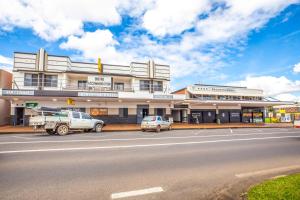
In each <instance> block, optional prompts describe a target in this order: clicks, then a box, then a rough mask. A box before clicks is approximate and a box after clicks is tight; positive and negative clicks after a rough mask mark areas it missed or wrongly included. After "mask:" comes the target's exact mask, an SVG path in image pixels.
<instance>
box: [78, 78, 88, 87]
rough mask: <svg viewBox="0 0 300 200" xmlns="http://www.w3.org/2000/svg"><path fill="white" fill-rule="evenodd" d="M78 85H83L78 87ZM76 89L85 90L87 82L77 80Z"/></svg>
mask: <svg viewBox="0 0 300 200" xmlns="http://www.w3.org/2000/svg"><path fill="white" fill-rule="evenodd" d="M80 84H83V85H82V86H80ZM77 88H78V89H86V88H87V80H77Z"/></svg>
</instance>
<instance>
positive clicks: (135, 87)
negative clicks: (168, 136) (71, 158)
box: [0, 49, 183, 125]
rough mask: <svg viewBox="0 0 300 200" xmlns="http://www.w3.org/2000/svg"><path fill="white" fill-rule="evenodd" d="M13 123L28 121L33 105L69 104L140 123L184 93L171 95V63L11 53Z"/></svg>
mask: <svg viewBox="0 0 300 200" xmlns="http://www.w3.org/2000/svg"><path fill="white" fill-rule="evenodd" d="M0 95H2V98H6V99H9V100H11V113H10V114H11V123H12V124H14V125H26V124H28V119H29V117H30V116H31V115H34V113H33V109H31V108H32V107H36V108H41V109H45V108H53V109H71V110H78V111H83V112H87V113H89V114H90V115H91V116H92V117H95V118H100V119H102V120H104V122H105V123H140V122H141V120H142V119H143V117H144V116H146V115H162V116H165V117H169V116H170V115H171V108H172V107H173V105H174V103H176V102H177V101H180V100H183V96H182V95H176V94H170V67H169V66H168V65H159V64H156V63H154V62H153V61H149V62H146V63H138V62H132V63H130V65H128V66H127V65H110V64H102V63H84V62H73V61H72V60H71V59H70V58H69V57H67V56H56V55H48V54H47V52H46V51H45V50H44V49H40V50H39V52H37V53H22V52H15V54H14V68H13V86H12V89H2V90H1V91H0Z"/></svg>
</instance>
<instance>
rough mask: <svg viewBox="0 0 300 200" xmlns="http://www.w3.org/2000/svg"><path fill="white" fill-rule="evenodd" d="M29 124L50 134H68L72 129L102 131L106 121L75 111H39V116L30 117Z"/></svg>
mask: <svg viewBox="0 0 300 200" xmlns="http://www.w3.org/2000/svg"><path fill="white" fill-rule="evenodd" d="M29 125H30V126H33V127H34V128H35V129H38V128H42V129H44V130H45V131H46V132H47V133H48V134H49V135H54V134H58V135H67V134H68V133H69V131H70V130H72V131H77V130H80V131H82V130H83V131H85V132H89V131H95V132H97V133H98V132H101V131H102V128H103V126H104V122H103V121H102V120H99V119H94V118H92V117H91V116H90V115H89V114H87V113H84V112H75V111H68V110H65V111H60V112H43V111H42V112H39V115H38V116H34V117H30V118H29Z"/></svg>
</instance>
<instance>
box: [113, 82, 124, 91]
mask: <svg viewBox="0 0 300 200" xmlns="http://www.w3.org/2000/svg"><path fill="white" fill-rule="evenodd" d="M114 89H115V90H116V91H124V83H114Z"/></svg>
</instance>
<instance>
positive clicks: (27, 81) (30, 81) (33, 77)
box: [24, 73, 38, 86]
mask: <svg viewBox="0 0 300 200" xmlns="http://www.w3.org/2000/svg"><path fill="white" fill-rule="evenodd" d="M24 86H38V74H28V73H25V75H24Z"/></svg>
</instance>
